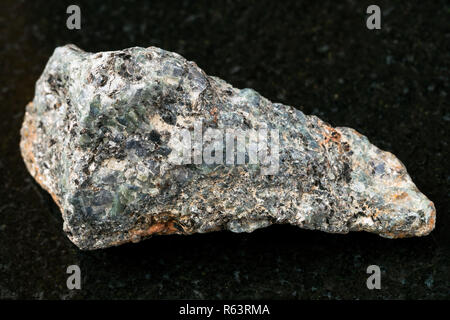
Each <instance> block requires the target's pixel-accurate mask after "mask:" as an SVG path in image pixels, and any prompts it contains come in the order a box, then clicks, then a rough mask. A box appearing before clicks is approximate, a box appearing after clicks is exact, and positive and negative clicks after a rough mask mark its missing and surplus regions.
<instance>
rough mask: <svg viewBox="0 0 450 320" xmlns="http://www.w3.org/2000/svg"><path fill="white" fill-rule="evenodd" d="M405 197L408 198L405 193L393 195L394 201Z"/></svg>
mask: <svg viewBox="0 0 450 320" xmlns="http://www.w3.org/2000/svg"><path fill="white" fill-rule="evenodd" d="M407 197H409V196H408V194H407V193H406V192H402V193H399V194H396V195H394V200H402V199H405V198H407Z"/></svg>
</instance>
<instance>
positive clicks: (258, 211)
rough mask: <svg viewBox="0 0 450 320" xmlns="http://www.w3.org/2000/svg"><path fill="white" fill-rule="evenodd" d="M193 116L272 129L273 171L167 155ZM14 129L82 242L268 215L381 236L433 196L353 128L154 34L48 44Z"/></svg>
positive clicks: (414, 230)
mask: <svg viewBox="0 0 450 320" xmlns="http://www.w3.org/2000/svg"><path fill="white" fill-rule="evenodd" d="M199 120H201V123H202V125H203V128H216V129H225V128H232V129H242V130H258V129H261V128H268V129H277V130H278V132H279V150H278V154H279V155H278V164H279V167H278V171H277V172H276V173H275V174H271V175H268V174H261V172H262V171H263V170H264V169H266V167H265V166H267V163H264V162H262V163H259V164H250V163H248V161H247V162H246V163H245V164H241V165H229V164H226V163H224V164H218V163H213V164H206V163H204V162H203V163H191V164H183V163H182V164H174V163H173V162H171V161H169V159H170V157H171V156H172V155H173V152H175V151H174V150H173V148H172V146H171V143H170V141H171V136H172V135H173V134H174V133H175V131H176V130H178V129H183V128H184V129H187V130H190V131H194V128H193V127H194V123H195V122H196V121H199ZM203 134H204V132H203ZM21 136H22V139H21V142H20V147H21V152H22V156H23V159H24V161H25V164H26V166H27V168H28V170H29V172H30V173H31V175H32V176H33V177H34V178H35V179H36V181H37V182H38V183H39V184H40V185H41V186H42V187H43V188H44V189H45V190H47V191H48V192H49V193H50V194H51V196H52V197H53V199H54V201H55V202H56V204H57V205H58V206H59V208H60V210H61V212H62V217H63V220H64V230H65V232H66V233H67V235H68V237H69V238H70V240H71V241H72V242H73V243H75V244H76V245H77V246H78V247H79V248H81V249H97V248H105V247H109V246H114V245H119V244H122V243H125V242H129V241H133V242H136V241H139V240H141V239H143V238H145V237H149V236H151V235H156V234H192V233H196V232H199V233H203V232H210V231H215V230H223V229H225V230H231V231H234V232H251V231H253V230H255V229H257V228H262V227H265V226H268V225H271V224H274V223H289V224H292V225H296V226H299V227H301V228H306V229H316V230H322V231H326V232H332V233H347V232H349V231H368V232H373V233H377V234H379V235H381V236H383V237H387V238H400V237H411V236H423V235H426V234H428V233H429V232H431V230H433V228H434V224H435V208H434V205H433V203H432V202H431V201H430V200H428V199H427V197H426V196H425V195H423V194H422V193H421V192H420V191H419V190H418V189H417V188H416V186H415V185H414V183H413V182H412V181H411V178H410V177H409V176H408V174H407V172H406V169H405V167H404V166H403V164H402V163H401V162H400V161H399V160H398V159H397V158H396V157H395V156H394V155H392V154H391V153H389V152H385V151H382V150H380V149H378V148H377V147H375V146H374V145H372V144H370V142H369V141H368V139H367V138H366V137H365V136H363V135H361V134H359V133H358V132H356V131H355V130H353V129H350V128H343V127H338V128H333V127H331V126H330V125H328V124H327V123H325V122H323V121H321V120H320V119H319V118H317V117H315V116H308V115H304V114H303V113H302V112H300V111H299V110H297V109H295V108H292V107H289V106H285V105H282V104H279V103H272V102H270V101H269V100H267V99H266V98H264V97H262V96H261V95H259V94H258V93H257V92H255V91H254V90H251V89H242V90H239V89H236V88H233V87H232V86H231V85H229V84H227V83H226V82H224V81H223V80H221V79H219V78H216V77H212V76H207V75H206V74H205V73H204V72H203V71H202V70H201V69H200V68H199V67H198V66H197V65H196V64H195V63H193V62H190V61H187V60H185V59H184V58H183V57H181V56H180V55H178V54H176V53H172V52H168V51H164V50H162V49H159V48H155V47H150V48H139V47H134V48H129V49H125V50H121V51H112V52H100V53H87V52H84V51H82V50H81V49H79V48H77V47H76V46H74V45H67V46H64V47H59V48H57V49H56V50H55V52H54V54H53V55H52V57H51V58H50V60H49V61H48V63H47V66H46V68H45V70H44V72H43V74H42V75H41V77H40V78H39V80H38V82H37V84H36V92H35V97H34V100H33V102H31V103H30V104H28V106H27V108H26V114H25V119H24V122H23V126H22V130H21ZM204 141H205V142H206V143H204V144H206V145H207V144H208V139H205V140H204ZM203 148H205V146H203ZM247 160H248V159H247Z"/></svg>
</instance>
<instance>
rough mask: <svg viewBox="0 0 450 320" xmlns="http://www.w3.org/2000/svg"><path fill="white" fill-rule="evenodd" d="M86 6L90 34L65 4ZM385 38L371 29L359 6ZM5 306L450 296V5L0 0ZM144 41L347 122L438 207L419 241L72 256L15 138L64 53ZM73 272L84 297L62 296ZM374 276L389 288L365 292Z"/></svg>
mask: <svg viewBox="0 0 450 320" xmlns="http://www.w3.org/2000/svg"><path fill="white" fill-rule="evenodd" d="M70 4H77V5H79V6H80V7H81V17H82V22H81V30H68V29H67V28H66V19H67V17H68V14H66V8H67V6H68V5H70ZM369 4H377V5H379V6H380V7H381V9H382V29H381V30H368V29H367V28H366V23H365V19H366V8H367V6H368V5H369ZM0 30H1V32H0V44H1V46H0V67H1V69H0V71H1V74H0V80H1V82H0V83H1V87H0V108H1V109H0V111H1V113H0V114H1V116H0V134H1V136H0V298H31V299H40V298H52V299H61V298H65V299H78V298H89V299H93V298H96V299H102V298H124V299H128V298H134V299H136V298H150V299H160V298H164V299H172V298H178V299H200V298H205V299H261V298H263V299H379V298H385V299H411V298H414V299H433V298H434V299H448V298H449V296H450V294H449V291H450V289H449V284H450V281H449V280H450V270H449V265H450V254H449V242H450V218H449V195H450V192H449V185H450V171H449V166H448V159H449V158H450V155H449V146H448V142H449V135H450V131H449V125H450V104H449V98H450V79H449V74H450V3H449V2H448V1H439V0H437V1H389V2H387V1H376V2H374V3H371V2H367V1H356V0H355V1H349V0H347V1H265V0H259V1H242V2H237V1H178V2H168V1H13V0H6V1H5V0H2V1H0ZM67 43H74V44H76V45H78V46H79V47H81V48H82V49H84V50H86V51H93V52H94V51H105V50H117V49H123V48H126V47H131V46H143V47H147V46H150V45H153V46H158V47H161V48H163V49H166V50H170V51H175V52H178V53H179V54H181V55H183V56H184V57H186V58H187V59H189V60H193V61H195V62H196V63H197V64H198V65H199V66H200V67H201V68H202V69H204V70H205V72H206V73H207V74H210V75H215V76H219V77H221V78H223V79H224V80H226V81H227V82H229V83H231V84H233V85H234V86H236V87H239V88H244V87H250V88H253V89H255V90H257V91H258V92H260V93H261V94H262V95H263V96H265V97H267V98H269V99H270V100H272V101H275V102H282V103H284V104H288V105H293V106H296V107H297V108H299V109H300V110H302V111H303V112H304V113H306V114H315V115H318V116H319V117H320V118H322V119H323V120H325V121H327V122H329V123H331V124H332V125H334V126H349V127H353V128H355V129H356V130H358V131H359V132H361V133H363V134H364V135H366V136H367V137H368V138H369V139H370V140H371V142H372V143H374V144H375V145H377V146H379V147H380V148H381V149H384V150H388V151H391V152H393V153H394V154H395V155H397V156H398V158H399V159H400V160H401V161H402V162H403V163H404V164H405V165H406V167H407V169H408V172H409V173H410V175H411V177H412V178H413V180H414V181H415V183H416V185H417V186H418V188H419V189H420V190H421V191H422V192H423V193H425V194H426V195H427V196H428V197H429V198H430V199H431V200H432V201H434V203H435V205H436V209H437V224H436V229H435V230H434V231H433V232H432V233H431V235H429V236H427V237H423V238H413V239H399V240H388V239H383V238H380V237H378V236H376V235H372V234H366V233H354V234H349V235H332V234H325V233H321V232H317V231H307V230H301V229H298V228H296V227H291V226H272V227H269V228H266V229H263V230H257V231H255V232H253V233H252V234H233V233H231V232H217V233H211V234H204V235H194V236H160V237H154V238H152V239H149V240H146V241H143V242H141V243H139V244H129V245H123V246H121V247H117V248H110V249H106V250H99V251H92V252H82V251H79V250H78V249H77V248H76V247H75V246H74V245H73V244H72V243H71V242H70V241H69V240H68V239H67V238H66V236H65V235H64V233H63V231H62V219H61V218H60V214H59V212H58V210H57V208H56V206H55V205H54V204H53V202H52V200H51V198H50V197H49V195H48V194H47V193H45V192H44V191H43V190H42V189H41V188H40V187H39V186H38V185H37V184H36V183H35V182H34V181H33V179H32V177H31V176H30V175H29V174H28V172H27V171H26V168H25V165H24V164H23V161H22V159H21V156H20V151H19V140H20V135H19V130H20V126H21V122H22V119H23V116H24V107H25V105H26V104H27V103H28V102H29V101H31V100H32V99H33V95H34V84H35V82H36V80H37V79H38V77H39V75H40V74H41V72H42V71H43V68H44V66H45V64H46V62H47V60H48V58H49V57H50V55H51V54H52V52H53V50H54V49H55V47H56V46H60V45H64V44H67ZM71 264H78V265H79V266H80V267H81V272H82V290H79V291H76V290H74V291H70V290H68V289H67V287H66V278H67V276H68V275H67V274H66V268H67V266H68V265H71ZM371 264H376V265H379V266H380V268H381V270H382V289H381V290H373V291H371V290H368V289H367V287H366V279H367V277H368V275H367V274H366V268H367V266H369V265H371Z"/></svg>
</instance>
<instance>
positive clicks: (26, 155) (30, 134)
mask: <svg viewBox="0 0 450 320" xmlns="http://www.w3.org/2000/svg"><path fill="white" fill-rule="evenodd" d="M32 109H33V103H32V102H30V103H28V105H27V107H26V112H25V118H24V122H23V125H22V128H21V130H20V135H21V140H20V151H21V154H22V158H23V160H24V162H25V166H26V167H27V169H28V171H29V172H30V174H31V175H32V176H33V177H34V179H35V180H36V182H37V183H38V184H39V185H40V186H41V187H42V188H43V189H44V190H45V191H47V192H48V193H49V194H50V196H51V197H52V198H53V201H55V203H56V204H57V205H58V207H59V209H60V211H61V212H62V207H61V199H60V198H59V197H58V196H57V195H56V194H55V193H53V192H52V191H51V190H50V189H49V188H48V186H47V185H46V184H45V183H44V177H43V176H42V174H41V173H40V171H39V167H38V165H37V164H36V158H35V156H34V153H33V145H34V143H35V141H36V138H37V134H36V131H37V130H36V126H35V124H34V121H33V118H32V117H31V115H30V112H31V111H32Z"/></svg>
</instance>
